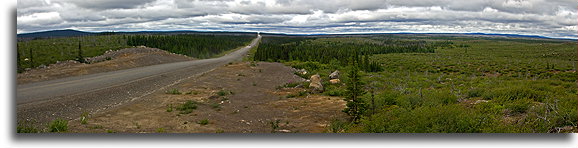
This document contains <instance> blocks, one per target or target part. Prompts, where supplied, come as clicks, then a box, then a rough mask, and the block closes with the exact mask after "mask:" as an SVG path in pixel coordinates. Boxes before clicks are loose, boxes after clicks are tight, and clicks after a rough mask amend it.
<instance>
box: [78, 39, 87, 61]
mask: <svg viewBox="0 0 578 148" xmlns="http://www.w3.org/2000/svg"><path fill="white" fill-rule="evenodd" d="M76 61H78V62H80V63H86V60H84V57H83V56H82V44H80V41H78V57H77V59H76Z"/></svg>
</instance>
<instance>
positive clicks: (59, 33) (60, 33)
mask: <svg viewBox="0 0 578 148" xmlns="http://www.w3.org/2000/svg"><path fill="white" fill-rule="evenodd" d="M95 34H96V33H91V32H83V31H78V30H72V29H67V30H51V31H43V32H34V33H23V34H17V35H16V37H17V38H18V39H32V38H53V37H72V36H85V35H95Z"/></svg>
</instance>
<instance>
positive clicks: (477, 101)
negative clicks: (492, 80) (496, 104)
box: [474, 100, 488, 104]
mask: <svg viewBox="0 0 578 148" xmlns="http://www.w3.org/2000/svg"><path fill="white" fill-rule="evenodd" d="M486 102H488V100H476V102H474V104H478V103H486Z"/></svg>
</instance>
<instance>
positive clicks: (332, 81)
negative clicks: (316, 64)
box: [329, 79, 341, 84]
mask: <svg viewBox="0 0 578 148" xmlns="http://www.w3.org/2000/svg"><path fill="white" fill-rule="evenodd" d="M339 82H341V80H339V79H331V80H329V83H331V84H337V83H339Z"/></svg>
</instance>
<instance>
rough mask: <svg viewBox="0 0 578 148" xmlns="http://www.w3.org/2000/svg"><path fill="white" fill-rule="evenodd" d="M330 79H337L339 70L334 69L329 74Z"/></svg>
mask: <svg viewBox="0 0 578 148" xmlns="http://www.w3.org/2000/svg"><path fill="white" fill-rule="evenodd" d="M329 78H330V79H339V70H335V71H334V72H332V73H331V74H329Z"/></svg>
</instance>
